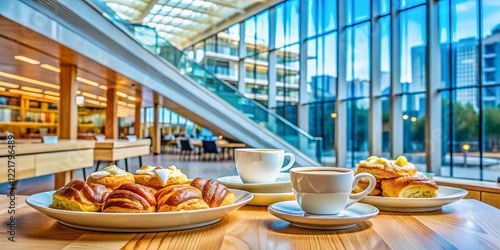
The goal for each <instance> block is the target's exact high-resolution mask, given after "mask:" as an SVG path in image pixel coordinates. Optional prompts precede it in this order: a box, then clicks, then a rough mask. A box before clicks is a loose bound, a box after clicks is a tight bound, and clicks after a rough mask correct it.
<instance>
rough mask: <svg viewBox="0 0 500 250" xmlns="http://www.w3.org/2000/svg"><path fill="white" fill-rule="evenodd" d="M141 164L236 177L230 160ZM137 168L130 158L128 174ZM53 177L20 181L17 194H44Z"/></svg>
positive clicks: (169, 159) (161, 158) (2, 190)
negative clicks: (173, 166)
mask: <svg viewBox="0 0 500 250" xmlns="http://www.w3.org/2000/svg"><path fill="white" fill-rule="evenodd" d="M143 164H149V165H152V166H158V165H161V166H164V167H167V166H169V165H175V166H176V167H177V168H179V169H181V171H182V172H184V173H185V174H186V175H187V176H188V178H196V177H203V178H207V179H217V178H218V177H221V176H227V175H236V167H235V165H234V162H233V161H232V160H224V161H198V160H197V159H191V160H189V161H186V160H182V161H181V160H179V156H178V155H172V154H162V155H149V156H145V157H143ZM104 165H105V164H104V163H101V168H102V167H104ZM119 165H120V167H122V168H125V167H124V162H123V161H120V162H119ZM138 168H139V160H138V158H132V159H131V160H130V161H129V172H132V173H134V172H135V170H137V169H138ZM93 171H94V167H89V168H87V169H86V173H87V176H88V175H89V174H90V173H92V172H93ZM75 178H76V179H80V180H83V173H82V171H81V170H79V171H76V176H75ZM53 184H54V175H45V176H40V177H36V178H31V179H25V180H20V181H19V185H18V190H17V194H34V193H38V192H44V191H49V190H53V189H54V185H53ZM9 188H10V185H8V184H7V183H1V184H0V194H6V193H9V192H10V189H9Z"/></svg>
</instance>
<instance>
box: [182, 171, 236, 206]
mask: <svg viewBox="0 0 500 250" xmlns="http://www.w3.org/2000/svg"><path fill="white" fill-rule="evenodd" d="M190 185H191V186H193V187H195V188H197V189H199V190H201V194H202V197H203V200H204V201H205V202H206V203H207V204H208V205H209V206H210V207H220V206H226V205H230V204H233V203H234V202H235V201H236V196H235V195H234V194H233V193H231V192H230V191H229V190H228V189H227V188H226V186H224V185H222V184H220V183H218V182H217V181H215V180H211V179H210V180H206V179H203V178H196V179H194V180H193V181H192V182H191V184H190Z"/></svg>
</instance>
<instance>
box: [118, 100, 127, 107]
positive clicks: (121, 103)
mask: <svg viewBox="0 0 500 250" xmlns="http://www.w3.org/2000/svg"><path fill="white" fill-rule="evenodd" d="M117 103H118V105H122V106H127V103H126V102H122V101H117Z"/></svg>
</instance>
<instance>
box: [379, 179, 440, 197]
mask: <svg viewBox="0 0 500 250" xmlns="http://www.w3.org/2000/svg"><path fill="white" fill-rule="evenodd" d="M381 187H382V195H383V196H385V197H400V198H434V197H437V190H438V185H437V184H436V182H435V181H434V180H433V179H431V178H429V177H427V176H425V175H422V174H419V175H416V176H403V177H398V178H393V179H387V180H382V181H381Z"/></svg>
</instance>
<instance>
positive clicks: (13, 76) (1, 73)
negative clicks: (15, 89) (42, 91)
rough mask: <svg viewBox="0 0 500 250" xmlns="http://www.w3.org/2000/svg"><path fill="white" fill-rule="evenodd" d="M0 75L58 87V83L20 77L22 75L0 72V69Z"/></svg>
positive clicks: (54, 87)
mask: <svg viewBox="0 0 500 250" xmlns="http://www.w3.org/2000/svg"><path fill="white" fill-rule="evenodd" d="M0 76H3V77H7V78H11V79H14V80H19V81H23V82H29V83H33V84H36V85H40V86H45V87H48V88H53V89H59V85H57V84H52V83H48V82H42V81H38V80H34V79H31V78H26V77H22V76H18V75H13V74H9V73H5V72H1V71H0Z"/></svg>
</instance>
